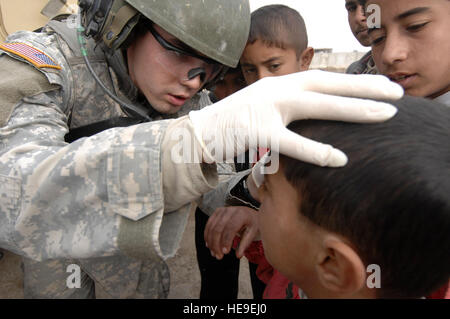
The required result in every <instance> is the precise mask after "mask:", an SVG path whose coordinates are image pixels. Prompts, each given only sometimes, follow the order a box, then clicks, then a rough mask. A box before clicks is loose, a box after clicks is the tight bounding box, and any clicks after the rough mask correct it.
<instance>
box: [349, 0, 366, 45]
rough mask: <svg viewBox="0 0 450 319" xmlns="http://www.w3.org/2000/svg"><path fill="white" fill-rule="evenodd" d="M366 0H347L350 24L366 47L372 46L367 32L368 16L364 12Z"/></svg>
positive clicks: (356, 36)
mask: <svg viewBox="0 0 450 319" xmlns="http://www.w3.org/2000/svg"><path fill="white" fill-rule="evenodd" d="M365 2H366V0H345V9H346V10H347V16H348V24H349V26H350V29H351V30H352V33H353V35H354V36H355V38H356V40H358V42H359V43H360V44H361V45H362V46H365V47H368V46H370V43H371V42H370V37H369V33H368V32H367V17H366V15H365V13H364V4H365Z"/></svg>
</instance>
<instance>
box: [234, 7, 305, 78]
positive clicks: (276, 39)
mask: <svg viewBox="0 0 450 319" xmlns="http://www.w3.org/2000/svg"><path fill="white" fill-rule="evenodd" d="M313 56H314V50H313V49H312V48H310V47H308V35H307V32H306V26H305V22H304V20H303V18H302V16H301V15H300V14H299V13H298V12H297V11H296V10H294V9H291V8H289V7H287V6H284V5H268V6H265V7H261V8H259V9H258V10H256V11H254V12H253V13H252V16H251V24H250V34H249V38H248V41H247V46H246V47H245V49H244V52H243V54H242V57H241V60H240V62H241V67H242V71H243V74H244V77H245V80H246V82H247V84H251V83H253V82H256V81H257V80H259V79H261V78H263V77H266V76H278V75H286V74H289V73H295V72H300V71H305V70H307V69H308V68H309V65H310V64H311V61H312V58H313Z"/></svg>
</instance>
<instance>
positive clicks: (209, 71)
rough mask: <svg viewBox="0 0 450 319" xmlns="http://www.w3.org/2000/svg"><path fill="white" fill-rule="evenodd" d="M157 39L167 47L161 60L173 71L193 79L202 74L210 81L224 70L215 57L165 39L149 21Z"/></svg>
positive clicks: (152, 32)
mask: <svg viewBox="0 0 450 319" xmlns="http://www.w3.org/2000/svg"><path fill="white" fill-rule="evenodd" d="M147 28H148V30H149V31H150V33H151V34H152V35H153V37H154V38H155V40H156V41H157V42H158V43H159V44H160V45H161V47H163V48H164V49H165V54H164V55H163V56H160V57H159V62H160V63H161V64H162V65H163V66H165V67H166V68H167V70H169V71H170V72H171V73H174V72H176V73H177V75H181V76H185V75H187V78H184V79H185V80H191V79H193V78H195V77H197V76H200V79H201V81H202V82H210V81H212V80H214V79H215V78H216V77H217V75H218V74H219V73H220V72H221V71H222V70H223V68H224V66H223V65H222V64H220V63H218V62H216V61H214V60H213V59H210V58H207V57H203V56H200V55H199V54H196V53H195V52H190V51H186V50H183V49H181V48H178V47H176V46H174V45H173V44H171V43H169V42H168V41H167V40H165V39H164V38H163V37H162V36H161V35H160V34H159V33H158V32H157V31H156V30H155V28H154V27H153V25H152V24H150V23H149V25H148V26H147Z"/></svg>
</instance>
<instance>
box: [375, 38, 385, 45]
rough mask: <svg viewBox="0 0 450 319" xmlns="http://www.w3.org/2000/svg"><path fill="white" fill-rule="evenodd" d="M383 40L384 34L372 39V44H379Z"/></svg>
mask: <svg viewBox="0 0 450 319" xmlns="http://www.w3.org/2000/svg"><path fill="white" fill-rule="evenodd" d="M383 40H384V36H381V37H377V38H374V39H373V40H372V45H377V44H379V43H381V42H382V41H383Z"/></svg>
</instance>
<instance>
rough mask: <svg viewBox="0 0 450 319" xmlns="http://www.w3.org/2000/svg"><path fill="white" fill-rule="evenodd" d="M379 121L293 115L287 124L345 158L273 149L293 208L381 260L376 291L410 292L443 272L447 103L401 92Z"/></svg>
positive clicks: (448, 272)
mask: <svg viewBox="0 0 450 319" xmlns="http://www.w3.org/2000/svg"><path fill="white" fill-rule="evenodd" d="M394 104H395V105H396V106H397V107H398V110H399V112H398V114H397V115H396V116H395V117H394V118H393V119H392V120H389V121H387V122H385V123H380V124H350V123H341V122H331V121H297V122H293V123H291V124H290V125H289V128H290V129H291V130H293V131H295V132H297V133H299V134H301V135H303V136H305V137H309V138H312V139H314V140H318V141H320V142H323V143H327V144H331V145H333V146H334V147H336V148H338V149H341V150H342V151H344V152H345V153H346V154H347V156H348V159H349V162H348V164H347V165H346V166H345V167H343V168H322V167H318V166H314V165H310V164H305V163H301V162H299V161H297V160H294V159H292V158H289V157H285V156H281V159H280V162H281V165H282V169H283V172H284V174H285V176H286V178H287V180H288V181H289V183H290V184H291V185H293V186H294V187H296V188H297V190H298V191H299V194H301V197H300V198H301V207H299V210H300V212H301V214H303V215H305V216H306V217H307V218H309V219H310V220H311V221H313V222H314V223H315V224H317V225H319V226H321V227H323V228H325V229H327V230H329V231H332V232H335V233H337V234H341V235H343V236H344V237H346V238H347V239H348V240H350V242H351V243H352V245H354V247H355V249H356V250H357V252H358V254H359V256H360V257H361V259H362V261H363V262H364V263H365V265H366V266H367V265H370V264H377V265H379V266H380V268H381V289H377V297H380V298H418V297H421V296H426V295H428V294H430V293H431V292H433V291H434V290H437V289H438V288H440V287H441V286H442V285H444V284H445V283H446V282H447V281H448V280H449V276H450V108H448V107H447V106H445V105H442V104H439V103H437V102H433V101H431V100H426V99H421V98H412V97H407V98H403V99H402V100H400V101H398V102H395V103H394Z"/></svg>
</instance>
